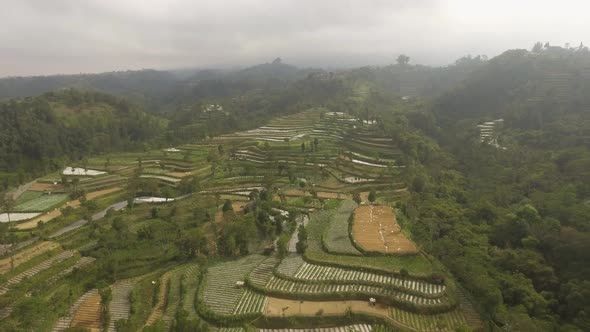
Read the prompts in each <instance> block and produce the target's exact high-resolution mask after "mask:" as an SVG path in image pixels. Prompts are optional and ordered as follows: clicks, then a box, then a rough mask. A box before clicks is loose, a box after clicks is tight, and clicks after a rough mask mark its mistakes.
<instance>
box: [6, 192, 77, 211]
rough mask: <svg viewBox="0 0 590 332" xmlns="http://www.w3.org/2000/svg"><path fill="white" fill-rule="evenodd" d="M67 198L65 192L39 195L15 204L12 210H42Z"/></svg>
mask: <svg viewBox="0 0 590 332" xmlns="http://www.w3.org/2000/svg"><path fill="white" fill-rule="evenodd" d="M67 199H68V195H67V194H51V195H41V196H39V197H37V198H34V199H32V200H30V201H27V202H24V203H22V204H19V205H17V206H15V207H14V210H15V211H18V212H43V211H46V210H48V209H50V208H52V207H54V206H56V205H59V204H61V203H63V202H65V201H66V200H67Z"/></svg>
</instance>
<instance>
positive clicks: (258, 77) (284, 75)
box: [225, 58, 314, 82]
mask: <svg viewBox="0 0 590 332" xmlns="http://www.w3.org/2000/svg"><path fill="white" fill-rule="evenodd" d="M313 71H314V70H312V69H300V68H298V67H296V66H293V65H289V64H286V63H283V61H282V60H281V58H276V59H275V60H274V61H273V62H271V63H263V64H259V65H256V66H252V67H249V68H246V69H242V70H239V71H236V72H233V73H230V74H228V75H227V76H226V77H225V78H226V79H230V80H249V81H257V82H262V81H284V82H287V81H296V80H299V79H303V78H305V77H306V76H307V75H308V74H309V73H310V72H313Z"/></svg>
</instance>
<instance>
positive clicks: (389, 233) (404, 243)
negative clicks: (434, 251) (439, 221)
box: [352, 205, 418, 255]
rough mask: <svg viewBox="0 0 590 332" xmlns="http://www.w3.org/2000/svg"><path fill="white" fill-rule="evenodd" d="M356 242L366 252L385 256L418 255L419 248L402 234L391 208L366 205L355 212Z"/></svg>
mask: <svg viewBox="0 0 590 332" xmlns="http://www.w3.org/2000/svg"><path fill="white" fill-rule="evenodd" d="M352 235H353V239H354V241H356V243H357V244H358V245H359V246H360V247H361V248H363V250H365V251H371V252H380V253H385V254H399V255H404V254H417V253H418V248H416V245H414V243H412V241H410V240H408V239H407V238H406V237H405V235H404V234H403V233H402V232H401V227H400V226H399V225H398V224H397V222H396V219H395V214H394V213H393V210H392V209H391V207H389V206H374V205H365V206H361V207H358V208H357V209H356V210H355V211H354V222H353V224H352Z"/></svg>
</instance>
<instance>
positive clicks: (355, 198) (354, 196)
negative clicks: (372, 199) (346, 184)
mask: <svg viewBox="0 0 590 332" xmlns="http://www.w3.org/2000/svg"><path fill="white" fill-rule="evenodd" d="M352 200H353V201H355V202H356V204H361V202H362V201H363V200H362V199H361V194H360V193H359V192H355V193H353V194H352Z"/></svg>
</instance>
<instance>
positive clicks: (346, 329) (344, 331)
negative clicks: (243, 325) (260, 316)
mask: <svg viewBox="0 0 590 332" xmlns="http://www.w3.org/2000/svg"><path fill="white" fill-rule="evenodd" d="M372 330H373V327H372V326H371V325H367V324H355V325H346V326H336V327H314V328H311V329H259V330H258V331H259V332H371V331H372Z"/></svg>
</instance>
